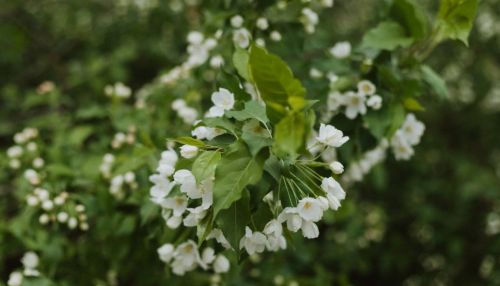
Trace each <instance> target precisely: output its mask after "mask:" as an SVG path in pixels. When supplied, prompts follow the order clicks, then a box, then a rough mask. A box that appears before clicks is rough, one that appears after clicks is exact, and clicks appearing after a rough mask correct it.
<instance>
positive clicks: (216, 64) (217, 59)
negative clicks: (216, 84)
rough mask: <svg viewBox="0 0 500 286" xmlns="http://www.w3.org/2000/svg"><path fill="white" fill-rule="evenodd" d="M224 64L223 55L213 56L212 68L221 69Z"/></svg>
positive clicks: (211, 60)
mask: <svg viewBox="0 0 500 286" xmlns="http://www.w3.org/2000/svg"><path fill="white" fill-rule="evenodd" d="M223 64H224V58H223V57H222V56H221V55H216V56H213V57H212V58H211V59H210V66H211V67H212V68H214V69H216V68H220V67H221V66H222V65H223Z"/></svg>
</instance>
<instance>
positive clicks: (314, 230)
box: [301, 221, 319, 239]
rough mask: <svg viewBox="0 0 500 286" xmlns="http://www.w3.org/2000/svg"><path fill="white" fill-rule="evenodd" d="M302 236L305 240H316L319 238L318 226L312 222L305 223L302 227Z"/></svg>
mask: <svg viewBox="0 0 500 286" xmlns="http://www.w3.org/2000/svg"><path fill="white" fill-rule="evenodd" d="M301 230H302V235H303V236H304V237H305V238H309V239H312V238H316V237H318V236H319V229H318V226H317V225H316V224H315V223H314V222H312V221H304V222H303V223H302V226H301Z"/></svg>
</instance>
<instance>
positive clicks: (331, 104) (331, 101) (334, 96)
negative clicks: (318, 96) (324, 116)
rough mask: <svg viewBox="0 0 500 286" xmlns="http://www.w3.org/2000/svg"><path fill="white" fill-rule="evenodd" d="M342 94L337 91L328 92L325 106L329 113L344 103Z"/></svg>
mask: <svg viewBox="0 0 500 286" xmlns="http://www.w3.org/2000/svg"><path fill="white" fill-rule="evenodd" d="M342 99H343V97H342V94H341V93H340V92H338V91H330V93H328V99H327V101H326V105H327V107H328V110H329V111H337V110H338V109H339V107H340V106H341V105H342V104H343V103H344V102H343V100H342Z"/></svg>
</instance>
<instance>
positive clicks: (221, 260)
mask: <svg viewBox="0 0 500 286" xmlns="http://www.w3.org/2000/svg"><path fill="white" fill-rule="evenodd" d="M229 266H230V264H229V260H228V259H227V258H226V257H225V256H224V255H222V254H219V255H217V258H216V259H215V261H214V271H215V273H226V272H228V271H229Z"/></svg>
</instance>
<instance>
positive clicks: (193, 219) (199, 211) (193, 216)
mask: <svg viewBox="0 0 500 286" xmlns="http://www.w3.org/2000/svg"><path fill="white" fill-rule="evenodd" d="M187 210H188V212H189V214H188V215H187V216H186V217H185V218H184V220H183V221H182V222H183V223H184V226H186V227H193V226H196V225H198V223H199V222H200V221H201V220H202V219H203V218H204V217H205V216H206V215H207V210H206V209H205V208H203V207H202V206H199V207H197V208H188V209H187Z"/></svg>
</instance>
